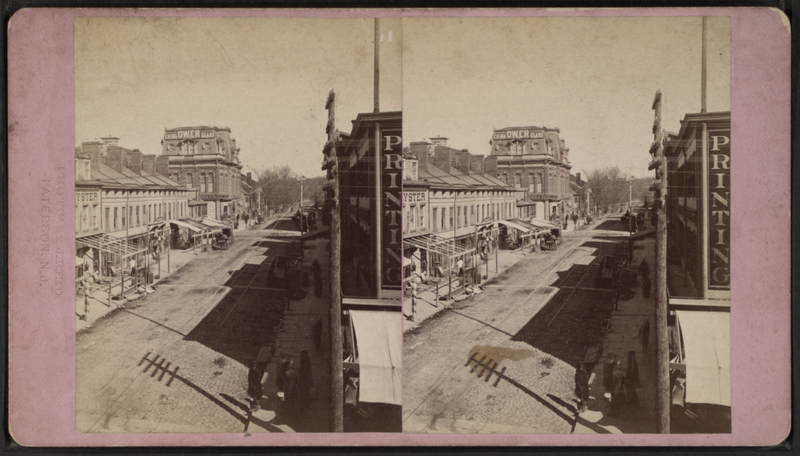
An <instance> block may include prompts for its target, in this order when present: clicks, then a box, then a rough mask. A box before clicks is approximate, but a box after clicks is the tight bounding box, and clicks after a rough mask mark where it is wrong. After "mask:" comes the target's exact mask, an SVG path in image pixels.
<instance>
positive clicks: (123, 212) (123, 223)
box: [121, 208, 128, 228]
mask: <svg viewBox="0 0 800 456" xmlns="http://www.w3.org/2000/svg"><path fill="white" fill-rule="evenodd" d="M121 212H122V228H125V226H126V225H125V222H126V220H127V214H128V211H127V210H125V208H122V211H121Z"/></svg>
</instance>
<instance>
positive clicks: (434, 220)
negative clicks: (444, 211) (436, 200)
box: [431, 207, 439, 230]
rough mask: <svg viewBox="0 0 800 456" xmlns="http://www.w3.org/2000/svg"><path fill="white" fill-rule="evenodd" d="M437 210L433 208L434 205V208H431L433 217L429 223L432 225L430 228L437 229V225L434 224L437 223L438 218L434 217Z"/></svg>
mask: <svg viewBox="0 0 800 456" xmlns="http://www.w3.org/2000/svg"><path fill="white" fill-rule="evenodd" d="M437 211H438V208H435V207H434V208H433V219H432V220H433V221H432V222H431V223H432V226H431V228H432V229H433V230H436V229H437V226H436V224H437V223H439V219H438V218H437V217H436V216H437V215H439V214H437Z"/></svg>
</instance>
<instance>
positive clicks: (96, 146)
mask: <svg viewBox="0 0 800 456" xmlns="http://www.w3.org/2000/svg"><path fill="white" fill-rule="evenodd" d="M102 145H103V143H101V142H98V141H90V142H84V143H83V144H81V147H80V149H81V152H83V153H84V154H89V159H90V160H91V161H92V167H95V166H100V155H101V152H100V146H102Z"/></svg>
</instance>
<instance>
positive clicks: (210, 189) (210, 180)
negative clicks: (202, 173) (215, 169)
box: [206, 174, 214, 193]
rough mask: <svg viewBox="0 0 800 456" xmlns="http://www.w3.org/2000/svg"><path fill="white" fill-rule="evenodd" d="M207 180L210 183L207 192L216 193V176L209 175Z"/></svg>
mask: <svg viewBox="0 0 800 456" xmlns="http://www.w3.org/2000/svg"><path fill="white" fill-rule="evenodd" d="M207 178H208V182H206V190H208V193H214V175H213V174H209V175H208V176H207Z"/></svg>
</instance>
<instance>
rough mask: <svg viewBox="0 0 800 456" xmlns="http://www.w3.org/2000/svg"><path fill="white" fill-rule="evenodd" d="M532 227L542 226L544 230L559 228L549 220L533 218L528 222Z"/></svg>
mask: <svg viewBox="0 0 800 456" xmlns="http://www.w3.org/2000/svg"><path fill="white" fill-rule="evenodd" d="M528 223H530V224H531V225H536V226H541V227H542V228H551V229H552V228H558V226H557V225H556V224H555V223H553V222H548V221H547V220H542V219H538V218H531V219H530V221H529V222H528Z"/></svg>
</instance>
